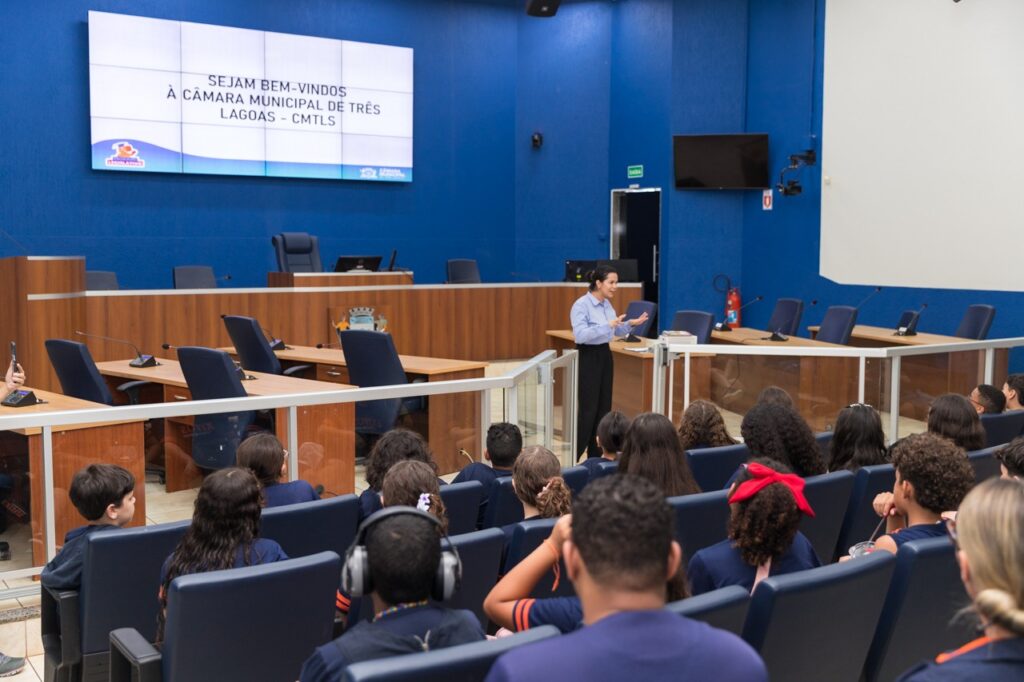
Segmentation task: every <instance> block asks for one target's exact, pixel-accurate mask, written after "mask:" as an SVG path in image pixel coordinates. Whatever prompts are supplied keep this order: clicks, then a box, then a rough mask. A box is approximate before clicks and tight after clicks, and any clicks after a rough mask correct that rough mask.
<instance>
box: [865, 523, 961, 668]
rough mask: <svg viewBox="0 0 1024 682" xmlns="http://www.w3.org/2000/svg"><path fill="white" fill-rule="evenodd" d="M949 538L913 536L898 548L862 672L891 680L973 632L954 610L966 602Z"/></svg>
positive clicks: (958, 644)
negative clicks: (913, 538) (894, 566)
mask: <svg viewBox="0 0 1024 682" xmlns="http://www.w3.org/2000/svg"><path fill="white" fill-rule="evenodd" d="M954 554H955V552H954V548H953V543H952V542H950V541H949V538H947V537H942V538H928V539H925V540H911V541H910V542H907V543H905V544H903V545H901V546H900V548H899V551H898V552H897V553H896V568H895V570H894V571H893V575H892V582H891V583H890V585H889V590H888V592H887V593H886V596H885V604H884V606H883V607H882V614H881V617H880V618H879V621H878V628H877V629H876V630H875V636H874V639H873V641H872V642H871V649H870V650H869V651H868V657H867V661H866V663H865V664H864V678H865V679H866V680H867V681H868V682H874V680H893V679H896V678H897V677H899V675H900V674H901V673H903V672H904V671H906V670H907V668H909V667H911V666H912V665H914V664H915V663H918V662H919V661H921V660H924V659H929V658H932V657H934V656H935V653H936V652H939V651H947V650H950V649H956V648H957V647H959V646H961V645H962V644H964V643H965V642H969V641H970V640H972V639H974V637H975V636H976V635H975V634H974V630H973V628H970V627H968V625H967V623H966V621H964V620H963V619H957V618H956V615H957V612H958V611H959V610H960V608H961V607H963V606H966V605H967V603H968V598H967V594H966V593H965V592H964V586H963V583H962V582H961V581H960V566H959V565H958V564H957V562H956V557H955V556H954Z"/></svg>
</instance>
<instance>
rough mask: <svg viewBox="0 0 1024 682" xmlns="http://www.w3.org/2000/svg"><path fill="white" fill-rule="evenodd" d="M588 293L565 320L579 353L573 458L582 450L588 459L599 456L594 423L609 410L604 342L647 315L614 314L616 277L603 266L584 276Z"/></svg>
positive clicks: (608, 364) (609, 386) (608, 372)
mask: <svg viewBox="0 0 1024 682" xmlns="http://www.w3.org/2000/svg"><path fill="white" fill-rule="evenodd" d="M588 279H589V281H590V290H589V291H588V292H587V293H585V294H583V295H582V296H580V297H579V298H578V299H576V302H575V303H573V304H572V310H571V311H570V313H569V319H570V321H571V322H572V335H573V337H574V338H575V339H576V348H577V350H579V353H580V365H579V366H580V374H579V400H578V401H577V404H578V406H579V407H578V409H579V413H578V415H577V421H576V457H577V458H579V456H580V455H581V454H583V451H584V450H587V451H588V456H590V457H600V456H601V448H599V447H598V446H597V440H596V439H595V436H596V435H597V423H598V422H599V421H601V418H602V417H604V416H605V415H606V414H608V413H609V412H611V409H612V352H611V349H609V347H608V343H609V342H610V341H611V340H612V338H614V337H616V336H625V335H627V334H629V333H630V332H631V331H632V330H633V326H634V325H639V324H643V323H644V322H646V321H647V313H644V314H643V315H641V316H640V317H638V318H636V319H635V320H625V319H624V318H625V317H626V316H625V315H618V316H616V315H615V309H614V308H612V304H611V299H612V298H613V297H614V296H615V289H616V288H617V287H618V286H619V274H618V273H617V272H616V271H615V270H614V269H613V268H610V267H608V266H607V265H600V266H598V267H597V269H596V270H593V271H592V272H591V273H590V276H589V277H588Z"/></svg>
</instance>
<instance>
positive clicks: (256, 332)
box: [223, 315, 313, 376]
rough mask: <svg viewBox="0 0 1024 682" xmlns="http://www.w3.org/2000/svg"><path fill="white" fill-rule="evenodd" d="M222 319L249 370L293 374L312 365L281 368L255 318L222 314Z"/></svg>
mask: <svg viewBox="0 0 1024 682" xmlns="http://www.w3.org/2000/svg"><path fill="white" fill-rule="evenodd" d="M223 319H224V326H225V327H226V328H227V330H228V336H230V337H231V343H232V344H234V346H235V352H236V353H238V359H239V360H240V361H241V363H242V367H244V368H245V369H247V370H249V371H250V372H265V373H267V374H284V375H287V376H294V375H296V374H302V373H303V372H305V371H306V370H308V369H310V368H312V367H313V366H312V365H295V366H294V367H289V368H288V369H282V368H281V361H280V360H278V359H277V356H276V355H275V354H274V350H273V349H272V348H271V347H270V342H269V341H267V337H266V336H265V335H264V334H263V327H261V326H260V323H259V322H257V321H256V319H255V318H252V317H243V316H242V315H224V317H223Z"/></svg>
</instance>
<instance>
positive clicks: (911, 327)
mask: <svg viewBox="0 0 1024 682" xmlns="http://www.w3.org/2000/svg"><path fill="white" fill-rule="evenodd" d="M927 307H928V304H927V303H922V304H921V309H920V310H916V311H914V314H913V315H911V316H910V319H909V320H907V321H906V322H904V323H903V324H901V325H899V326H898V327H896V332H895V333H894V334H893V336H917V321H918V319H919V318H920V317H921V313H923V312H924V310H925V308H927ZM900 321H901V322H903V320H900Z"/></svg>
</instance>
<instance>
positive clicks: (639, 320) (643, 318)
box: [626, 312, 647, 327]
mask: <svg viewBox="0 0 1024 682" xmlns="http://www.w3.org/2000/svg"><path fill="white" fill-rule="evenodd" d="M646 321H647V313H646V312H644V314H643V315H641V316H640V317H635V318H633V319H632V320H627V321H626V323H627V324H628V325H629V326H630V327H635V326H637V325H638V324H643V323H644V322H646Z"/></svg>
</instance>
